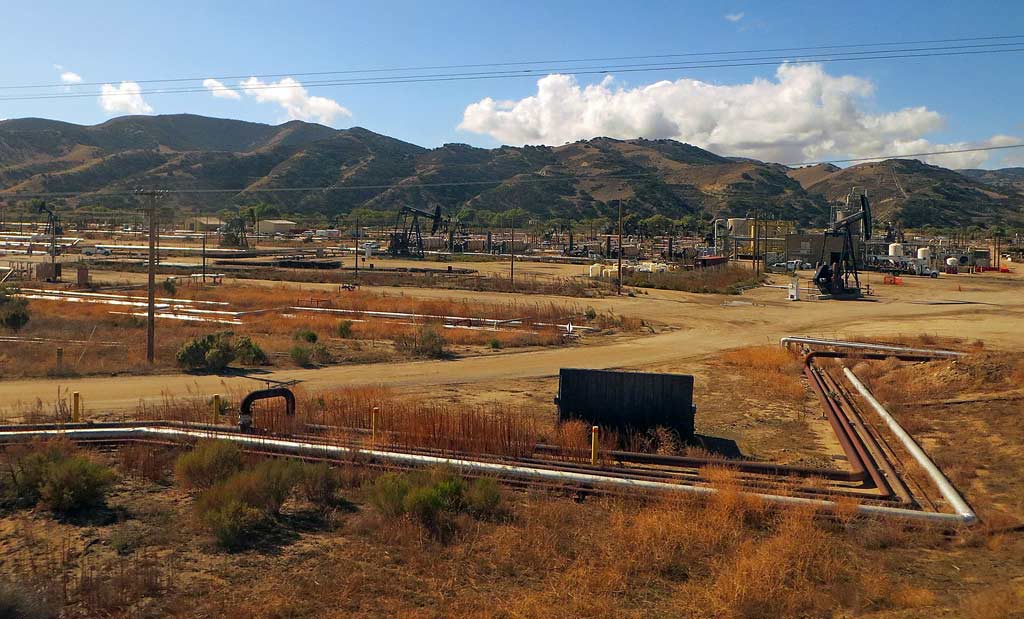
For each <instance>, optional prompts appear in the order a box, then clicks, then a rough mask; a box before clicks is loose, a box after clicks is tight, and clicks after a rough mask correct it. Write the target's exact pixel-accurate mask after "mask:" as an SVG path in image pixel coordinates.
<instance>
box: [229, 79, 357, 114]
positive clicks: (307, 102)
mask: <svg viewBox="0 0 1024 619" xmlns="http://www.w3.org/2000/svg"><path fill="white" fill-rule="evenodd" d="M241 87H242V90H243V91H244V92H245V94H247V95H249V96H250V97H253V98H254V99H256V101H258V102H259V103H276V104H278V105H280V106H281V109H283V110H284V112H285V116H286V117H287V118H288V119H289V120H307V121H308V120H316V121H317V122H319V123H322V124H325V125H329V124H331V123H332V122H333V121H334V120H335V119H336V118H347V117H349V116H352V112H350V111H349V110H348V109H346V108H345V107H342V106H341V105H340V104H339V103H338V102H337V101H335V100H334V99H328V98H326V97H313V96H310V94H309V91H307V90H306V89H305V88H304V87H303V86H302V83H301V82H299V81H298V80H295V79H292V78H290V77H286V78H283V79H281V80H279V81H277V82H269V83H268V82H264V81H262V80H260V79H259V78H256V77H250V78H249V79H247V80H243V81H242V82H241Z"/></svg>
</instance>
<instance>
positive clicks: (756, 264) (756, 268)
mask: <svg viewBox="0 0 1024 619" xmlns="http://www.w3.org/2000/svg"><path fill="white" fill-rule="evenodd" d="M757 217H758V211H757V210H754V227H753V230H752V231H753V233H754V234H753V237H754V242H753V246H752V247H753V251H754V277H757V276H759V275H760V274H761V263H760V262H759V261H758V258H759V255H760V254H759V253H758V243H759V234H758V227H757Z"/></svg>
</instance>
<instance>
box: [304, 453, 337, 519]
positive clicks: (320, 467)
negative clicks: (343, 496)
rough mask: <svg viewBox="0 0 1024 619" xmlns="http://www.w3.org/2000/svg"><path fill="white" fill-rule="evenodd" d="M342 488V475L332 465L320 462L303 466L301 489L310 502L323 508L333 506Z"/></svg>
mask: <svg viewBox="0 0 1024 619" xmlns="http://www.w3.org/2000/svg"><path fill="white" fill-rule="evenodd" d="M340 488H341V476H340V475H339V474H338V471H337V470H336V469H334V468H333V467H331V466H330V465H328V464H326V463H324V462H320V463H317V464H310V465H307V466H306V467H304V468H303V471H302V480H301V481H300V482H299V490H300V491H301V492H302V496H304V497H305V498H306V500H307V501H309V502H310V503H312V504H314V505H316V506H318V507H321V508H326V507H331V506H332V505H334V496H335V494H337V492H338V490H339V489H340Z"/></svg>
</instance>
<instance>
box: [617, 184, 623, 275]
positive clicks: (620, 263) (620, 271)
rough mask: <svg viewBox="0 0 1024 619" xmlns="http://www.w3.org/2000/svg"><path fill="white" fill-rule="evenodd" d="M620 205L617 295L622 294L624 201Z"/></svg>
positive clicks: (620, 201)
mask: <svg viewBox="0 0 1024 619" xmlns="http://www.w3.org/2000/svg"><path fill="white" fill-rule="evenodd" d="M617 202H618V203H619V269H618V271H619V285H618V291H617V293H616V294H620V295H621V294H622V200H617Z"/></svg>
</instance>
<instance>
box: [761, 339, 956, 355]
mask: <svg viewBox="0 0 1024 619" xmlns="http://www.w3.org/2000/svg"><path fill="white" fill-rule="evenodd" d="M780 342H781V343H782V345H783V346H784V347H786V348H789V345H790V344H809V345H811V346H831V347H833V348H859V349H862V350H880V351H887V352H900V353H908V354H924V355H931V356H934V357H962V356H963V355H964V353H962V352H957V351H955V350H933V349H929V348H911V347H909V346H890V345H888V344H872V343H870V342H848V341H844V340H825V339H819V338H813V337H798V336H786V337H784V338H782V339H781V340H780Z"/></svg>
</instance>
